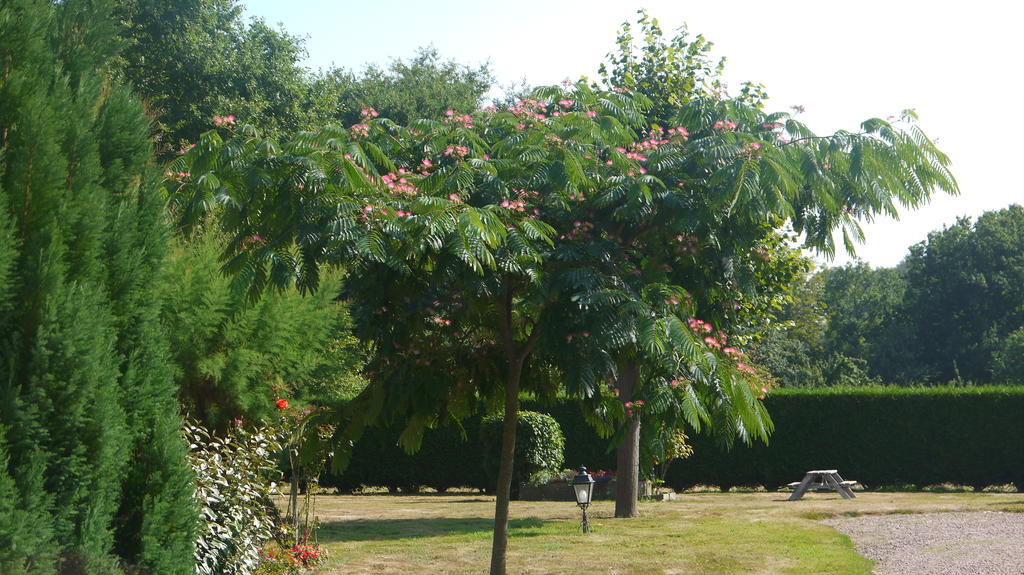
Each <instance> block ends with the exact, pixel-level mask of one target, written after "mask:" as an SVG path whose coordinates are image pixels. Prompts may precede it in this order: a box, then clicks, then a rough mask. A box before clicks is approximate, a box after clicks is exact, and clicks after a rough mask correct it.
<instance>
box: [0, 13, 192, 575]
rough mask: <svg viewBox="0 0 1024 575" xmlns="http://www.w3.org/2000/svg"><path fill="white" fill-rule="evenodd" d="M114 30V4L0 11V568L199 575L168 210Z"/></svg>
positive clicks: (144, 119) (40, 570)
mask: <svg viewBox="0 0 1024 575" xmlns="http://www.w3.org/2000/svg"><path fill="white" fill-rule="evenodd" d="M115 32H116V28H115V22H114V20H113V19H112V18H111V6H110V5H109V3H108V2H102V1H100V2H78V1H73V0H72V1H66V2H61V3H51V2H46V1H42V0H11V1H10V2H4V3H3V5H2V6H0V60H2V61H3V62H4V75H3V77H2V78H0V138H2V140H0V150H2V151H3V152H2V154H3V155H2V156H0V373H2V374H3V375H2V377H0V499H2V500H3V501H2V502H0V527H3V528H2V529H0V543H3V545H0V549H2V551H0V572H3V573H8V572H12V573H52V572H56V571H59V572H64V573H90V574H93V573H114V572H117V573H120V572H123V570H124V569H125V568H139V569H141V570H143V571H144V572H149V573H161V574H163V573H169V574H182V575H184V574H185V573H190V572H191V571H192V570H193V566H192V563H191V562H192V553H191V545H192V540H193V531H194V526H195V520H196V517H195V511H194V507H193V505H192V501H191V497H190V494H191V491H190V489H191V485H190V481H191V476H190V471H189V468H188V464H187V460H186V459H185V445H184V444H183V441H182V439H181V436H180V432H179V427H180V421H179V419H178V417H177V415H176V413H177V404H176V403H175V398H174V387H173V369H172V364H171V362H170V354H169V350H168V347H167V339H166V337H165V334H164V332H163V328H162V327H161V324H160V319H159V302H158V301H157V300H156V299H155V298H153V297H152V292H153V290H154V286H155V285H156V282H158V281H159V280H160V272H161V269H162V266H163V261H164V258H165V256H166V253H165V252H166V245H167V238H166V228H165V226H164V221H163V214H164V211H163V202H162V199H161V198H160V196H159V194H158V192H157V191H156V187H157V182H156V180H155V174H154V173H153V171H154V167H153V164H152V162H151V144H150V143H149V142H148V140H147V134H148V131H149V128H148V121H147V120H146V118H145V116H144V115H143V113H142V108H141V106H140V104H139V103H138V102H137V101H135V100H134V99H133V98H132V97H131V95H130V93H129V91H128V90H127V88H126V87H124V86H120V85H118V84H117V83H116V82H114V81H112V79H111V74H110V65H111V62H112V61H113V60H114V58H115V57H116V55H117V49H118V42H117V41H115V39H114V38H115V36H114V34H115ZM8 527H9V528H10V529H8ZM4 538H6V539H4ZM8 543H10V544H9V545H8Z"/></svg>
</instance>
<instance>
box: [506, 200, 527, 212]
mask: <svg viewBox="0 0 1024 575" xmlns="http://www.w3.org/2000/svg"><path fill="white" fill-rule="evenodd" d="M501 207H503V208H508V209H510V210H514V211H517V212H525V211H526V202H524V201H523V200H504V201H502V202H501Z"/></svg>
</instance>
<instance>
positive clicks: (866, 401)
mask: <svg viewBox="0 0 1024 575" xmlns="http://www.w3.org/2000/svg"><path fill="white" fill-rule="evenodd" d="M767 407H768V412H769V413H770V414H771V416H772V419H773V420H774V422H775V432H774V433H773V434H772V437H771V439H770V442H769V444H768V445H754V446H750V447H748V446H743V445H740V446H737V447H735V448H733V449H732V450H731V451H729V452H724V451H722V450H719V449H716V448H715V446H714V445H713V442H711V441H709V440H708V439H707V438H704V437H698V438H695V439H694V441H693V446H694V451H695V454H694V456H693V457H691V458H690V459H687V460H685V461H677V462H675V463H673V465H672V468H671V469H670V470H669V474H668V477H667V478H666V482H667V483H668V484H669V485H671V486H672V487H673V488H675V489H677V490H678V489H684V488H688V487H692V486H693V485H695V484H707V485H718V486H720V487H723V488H725V487H732V486H737V485H748V486H749V485H764V486H765V487H767V488H769V489H774V488H777V487H779V486H782V485H785V484H786V483H789V482H791V481H798V480H800V479H801V478H802V477H803V473H804V472H805V471H807V470H809V469H838V470H839V472H840V473H841V474H842V475H843V477H844V478H845V479H855V480H857V481H860V482H861V483H863V484H864V485H865V486H866V487H868V488H877V487H882V486H892V485H904V484H911V485H916V486H918V487H924V486H926V485H932V484H936V483H956V484H962V485H970V486H972V487H974V488H976V489H980V488H982V487H985V486H988V485H1002V484H1006V483H1013V484H1015V485H1016V486H1017V488H1018V490H1022V491H1024V388H1019V387H976V388H970V387H933V388H893V387H884V388H855V389H823V390H781V391H779V392H776V393H775V394H773V395H772V396H770V397H769V398H768V400H767Z"/></svg>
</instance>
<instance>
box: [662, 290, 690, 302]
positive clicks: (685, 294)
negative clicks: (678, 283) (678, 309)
mask: <svg viewBox="0 0 1024 575" xmlns="http://www.w3.org/2000/svg"><path fill="white" fill-rule="evenodd" d="M692 297H693V296H692V295H690V292H684V293H683V299H685V300H686V301H687V302H689V301H690V299H691V298H692ZM681 303H683V302H682V300H680V299H679V298H677V297H676V296H670V297H669V298H667V299H665V305H679V304H681Z"/></svg>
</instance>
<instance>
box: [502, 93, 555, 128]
mask: <svg viewBox="0 0 1024 575" xmlns="http://www.w3.org/2000/svg"><path fill="white" fill-rule="evenodd" d="M547 107H548V105H547V104H546V103H544V102H540V101H537V100H531V99H529V98H526V99H523V100H519V101H518V102H516V105H515V106H509V107H508V111H509V112H512V114H514V115H516V116H518V117H520V118H524V119H525V118H534V119H537V120H543V119H544V118H545V116H544V114H543V112H544V111H546V110H547ZM520 129H521V128H520Z"/></svg>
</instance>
